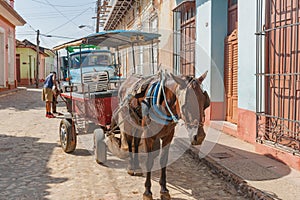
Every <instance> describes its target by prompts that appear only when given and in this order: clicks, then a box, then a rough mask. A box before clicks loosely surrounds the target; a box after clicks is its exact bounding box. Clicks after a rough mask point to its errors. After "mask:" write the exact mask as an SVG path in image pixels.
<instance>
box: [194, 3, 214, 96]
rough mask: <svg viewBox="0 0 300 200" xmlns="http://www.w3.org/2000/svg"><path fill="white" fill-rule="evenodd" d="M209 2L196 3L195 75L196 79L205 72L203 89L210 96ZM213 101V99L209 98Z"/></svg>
mask: <svg viewBox="0 0 300 200" xmlns="http://www.w3.org/2000/svg"><path fill="white" fill-rule="evenodd" d="M210 22H211V0H197V1H196V48H195V51H196V59H195V66H196V67H195V75H196V77H198V76H199V75H201V74H202V73H204V72H205V71H206V70H208V72H209V73H208V76H207V77H206V79H205V81H204V82H203V87H204V89H205V90H207V92H208V93H209V94H211V84H210V83H211V72H212V71H211V24H210ZM211 100H212V101H213V97H211Z"/></svg>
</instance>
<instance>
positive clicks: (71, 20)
mask: <svg viewBox="0 0 300 200" xmlns="http://www.w3.org/2000/svg"><path fill="white" fill-rule="evenodd" d="M44 1H46V2H47V3H48V5H50V6H51V7H53V8H54V9H55V10H56V11H57V12H59V13H60V14H61V15H62V16H63V17H65V18H66V19H67V20H68V21H67V23H69V22H71V23H72V24H74V25H75V26H78V25H77V24H75V23H74V22H73V19H75V18H77V17H79V16H80V15H82V14H83V13H85V12H86V11H87V10H89V9H90V8H91V7H89V8H87V9H86V10H84V11H83V12H82V13H81V14H79V15H77V16H75V17H73V18H71V19H70V18H69V17H67V16H66V15H65V14H63V13H62V12H61V11H60V10H58V9H57V8H56V7H55V6H53V5H52V4H51V3H50V2H49V1H48V0H44ZM67 23H64V24H63V25H61V26H64V25H65V24H67ZM61 26H58V27H56V28H55V29H53V30H51V31H49V32H48V33H51V32H52V31H54V30H56V29H58V28H60V27H61ZM48 33H47V34H48Z"/></svg>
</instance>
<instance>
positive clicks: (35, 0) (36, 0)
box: [31, 0, 95, 8]
mask: <svg viewBox="0 0 300 200" xmlns="http://www.w3.org/2000/svg"><path fill="white" fill-rule="evenodd" d="M31 1H34V2H37V3H40V4H44V5H51V6H57V7H66V8H73V7H81V6H86V5H89V4H94V3H95V1H94V2H90V3H86V4H82V5H76V6H75V5H74V6H66V5H55V4H50V3H49V2H47V3H45V2H42V1H38V0H31Z"/></svg>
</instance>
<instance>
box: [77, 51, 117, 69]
mask: <svg viewBox="0 0 300 200" xmlns="http://www.w3.org/2000/svg"><path fill="white" fill-rule="evenodd" d="M111 64H112V57H111V53H109V52H89V53H81V65H82V67H90V66H108V65H111ZM71 66H72V68H79V67H80V54H76V55H71Z"/></svg>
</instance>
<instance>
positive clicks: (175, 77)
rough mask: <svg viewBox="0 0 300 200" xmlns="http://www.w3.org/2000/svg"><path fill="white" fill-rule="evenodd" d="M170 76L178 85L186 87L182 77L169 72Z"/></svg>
mask: <svg viewBox="0 0 300 200" xmlns="http://www.w3.org/2000/svg"><path fill="white" fill-rule="evenodd" d="M171 76H172V78H173V79H174V81H175V82H176V83H177V84H178V85H180V87H186V83H185V81H184V80H183V79H182V78H180V77H178V76H175V75H174V74H172V73H171Z"/></svg>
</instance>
